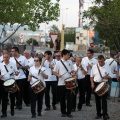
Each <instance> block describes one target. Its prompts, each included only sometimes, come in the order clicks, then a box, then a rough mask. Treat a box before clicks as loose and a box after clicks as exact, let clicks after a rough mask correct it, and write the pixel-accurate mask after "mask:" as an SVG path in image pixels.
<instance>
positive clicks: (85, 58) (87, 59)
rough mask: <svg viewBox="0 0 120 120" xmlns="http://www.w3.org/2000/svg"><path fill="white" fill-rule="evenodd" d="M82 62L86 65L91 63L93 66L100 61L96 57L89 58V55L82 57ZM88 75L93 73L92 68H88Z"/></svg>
mask: <svg viewBox="0 0 120 120" xmlns="http://www.w3.org/2000/svg"><path fill="white" fill-rule="evenodd" d="M81 63H82V64H84V65H85V66H86V67H87V66H88V64H90V65H91V66H93V65H95V64H97V63H98V61H97V60H96V59H95V58H92V59H89V58H88V57H84V58H83V59H82V62H81ZM87 72H88V75H90V73H91V68H88V69H87Z"/></svg>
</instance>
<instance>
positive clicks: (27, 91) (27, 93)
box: [24, 79, 30, 105]
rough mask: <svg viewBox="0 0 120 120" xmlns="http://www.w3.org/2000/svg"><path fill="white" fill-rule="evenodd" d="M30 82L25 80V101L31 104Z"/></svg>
mask: <svg viewBox="0 0 120 120" xmlns="http://www.w3.org/2000/svg"><path fill="white" fill-rule="evenodd" d="M29 87H30V83H29V82H28V81H27V79H26V80H25V87H24V103H25V104H26V105H27V104H30V91H29Z"/></svg>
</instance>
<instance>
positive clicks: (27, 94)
mask: <svg viewBox="0 0 120 120" xmlns="http://www.w3.org/2000/svg"><path fill="white" fill-rule="evenodd" d="M23 55H24V56H25V57H26V59H27V61H28V66H29V68H30V67H32V66H33V65H34V59H33V58H32V57H31V53H30V51H28V50H25V51H24V52H23ZM29 68H28V69H26V77H27V78H26V81H25V87H24V97H23V98H24V102H25V104H26V106H30V91H29V86H30V84H29V82H28V81H27V79H28V75H29Z"/></svg>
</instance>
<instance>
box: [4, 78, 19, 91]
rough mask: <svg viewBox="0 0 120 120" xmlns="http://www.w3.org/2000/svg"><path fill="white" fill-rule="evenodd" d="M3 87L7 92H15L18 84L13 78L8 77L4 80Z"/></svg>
mask: <svg viewBox="0 0 120 120" xmlns="http://www.w3.org/2000/svg"><path fill="white" fill-rule="evenodd" d="M3 85H4V88H5V90H6V91H7V92H8V93H15V92H16V91H17V90H18V86H17V84H16V82H15V80H14V79H8V80H6V81H5V82H4V84H3Z"/></svg>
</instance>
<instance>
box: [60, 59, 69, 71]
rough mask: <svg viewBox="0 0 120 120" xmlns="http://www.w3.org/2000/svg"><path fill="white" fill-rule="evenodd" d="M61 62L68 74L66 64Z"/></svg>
mask: <svg viewBox="0 0 120 120" xmlns="http://www.w3.org/2000/svg"><path fill="white" fill-rule="evenodd" d="M60 61H61V63H62V64H63V66H64V68H65V69H66V70H67V72H68V69H67V67H66V66H65V64H64V63H63V61H62V60H60Z"/></svg>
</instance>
